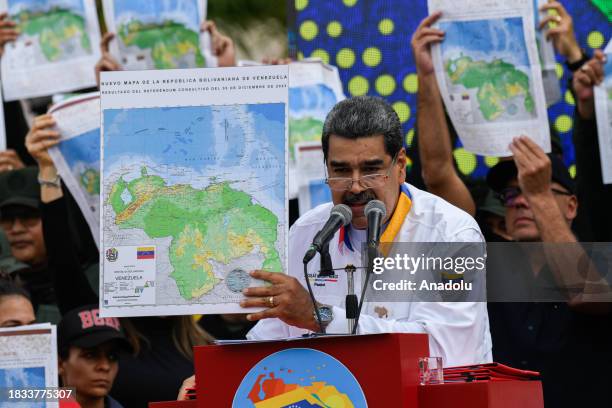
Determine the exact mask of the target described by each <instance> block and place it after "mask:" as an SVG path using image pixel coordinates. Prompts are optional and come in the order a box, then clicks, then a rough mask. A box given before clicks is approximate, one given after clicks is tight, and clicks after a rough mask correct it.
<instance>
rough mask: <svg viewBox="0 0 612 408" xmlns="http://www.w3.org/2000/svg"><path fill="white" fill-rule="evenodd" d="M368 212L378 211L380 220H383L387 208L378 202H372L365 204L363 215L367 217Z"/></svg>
mask: <svg viewBox="0 0 612 408" xmlns="http://www.w3.org/2000/svg"><path fill="white" fill-rule="evenodd" d="M370 211H380V212H381V218H385V217H386V216H387V207H385V203H383V202H382V201H380V200H372V201H370V202H368V204H366V206H365V209H364V210H363V213H364V214H365V216H366V217H367V216H368V214H369V213H370Z"/></svg>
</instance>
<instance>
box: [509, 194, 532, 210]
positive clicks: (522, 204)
mask: <svg viewBox="0 0 612 408" xmlns="http://www.w3.org/2000/svg"><path fill="white" fill-rule="evenodd" d="M512 207H514V208H529V202H528V201H527V199H526V198H525V196H524V195H523V194H519V195H518V196H516V197H515V198H514V199H513V200H512Z"/></svg>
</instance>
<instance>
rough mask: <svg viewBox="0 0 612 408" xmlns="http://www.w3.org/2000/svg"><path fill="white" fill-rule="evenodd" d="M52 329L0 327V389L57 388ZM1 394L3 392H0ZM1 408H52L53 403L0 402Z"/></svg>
mask: <svg viewBox="0 0 612 408" xmlns="http://www.w3.org/2000/svg"><path fill="white" fill-rule="evenodd" d="M57 378H58V376H57V335H56V326H54V325H51V324H48V323H45V324H33V325H28V326H17V327H11V328H0V389H6V388H9V389H13V390H16V389H24V388H34V389H41V388H42V389H44V388H45V387H57V386H58V384H57V382H58V381H57ZM3 391H4V390H3ZM0 406H1V407H5V406H6V407H9V406H10V407H17V408H19V407H23V408H26V407H27V408H55V407H57V406H58V403H57V402H51V401H47V402H45V401H28V402H23V403H16V402H10V403H9V402H1V401H0Z"/></svg>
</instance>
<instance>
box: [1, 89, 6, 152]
mask: <svg viewBox="0 0 612 408" xmlns="http://www.w3.org/2000/svg"><path fill="white" fill-rule="evenodd" d="M0 82H2V81H0ZM2 102H3V99H2V84H0V151H4V150H6V127H5V126H4V103H2Z"/></svg>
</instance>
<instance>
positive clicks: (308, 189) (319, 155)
mask: <svg viewBox="0 0 612 408" xmlns="http://www.w3.org/2000/svg"><path fill="white" fill-rule="evenodd" d="M295 166H296V169H297V176H298V177H297V179H298V185H299V186H300V187H299V191H298V205H299V210H300V215H303V214H305V213H306V212H307V211H308V210H311V209H313V208H315V207H316V206H318V205H321V204H324V203H328V202H330V201H331V200H332V196H331V190H330V189H329V186H328V185H327V183H326V182H325V178H326V174H325V164H324V160H323V147H322V146H321V142H298V143H296V144H295Z"/></svg>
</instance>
